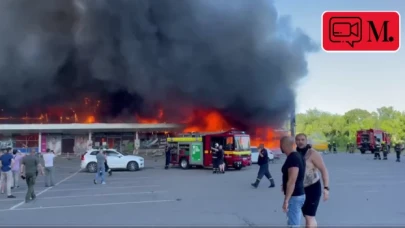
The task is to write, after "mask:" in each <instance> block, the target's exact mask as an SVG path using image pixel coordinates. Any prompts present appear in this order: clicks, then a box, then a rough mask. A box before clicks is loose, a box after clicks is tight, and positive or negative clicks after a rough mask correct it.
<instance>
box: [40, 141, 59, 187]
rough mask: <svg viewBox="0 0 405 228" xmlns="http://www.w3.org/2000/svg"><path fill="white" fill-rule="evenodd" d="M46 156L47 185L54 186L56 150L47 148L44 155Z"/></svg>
mask: <svg viewBox="0 0 405 228" xmlns="http://www.w3.org/2000/svg"><path fill="white" fill-rule="evenodd" d="M42 157H43V158H44V166H45V187H50V186H54V181H53V174H54V169H53V160H54V158H55V157H56V155H55V152H53V150H50V149H46V153H45V154H43V155H42Z"/></svg>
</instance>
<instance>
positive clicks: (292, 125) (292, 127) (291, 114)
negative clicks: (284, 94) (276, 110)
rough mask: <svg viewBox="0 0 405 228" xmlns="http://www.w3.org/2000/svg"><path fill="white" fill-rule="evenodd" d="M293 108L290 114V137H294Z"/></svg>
mask: <svg viewBox="0 0 405 228" xmlns="http://www.w3.org/2000/svg"><path fill="white" fill-rule="evenodd" d="M295 126H296V124H295V107H294V108H293V109H292V111H291V113H290V131H291V136H292V137H295Z"/></svg>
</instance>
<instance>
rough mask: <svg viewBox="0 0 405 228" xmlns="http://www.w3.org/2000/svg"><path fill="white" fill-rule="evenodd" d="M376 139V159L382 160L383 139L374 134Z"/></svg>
mask: <svg viewBox="0 0 405 228" xmlns="http://www.w3.org/2000/svg"><path fill="white" fill-rule="evenodd" d="M374 140H375V151H374V160H377V159H378V160H381V154H380V151H381V148H382V147H381V141H380V139H379V138H377V137H376V136H374Z"/></svg>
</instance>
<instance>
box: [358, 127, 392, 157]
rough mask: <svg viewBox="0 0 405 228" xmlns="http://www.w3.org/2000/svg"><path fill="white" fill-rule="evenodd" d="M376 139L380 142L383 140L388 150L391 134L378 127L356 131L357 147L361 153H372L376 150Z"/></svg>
mask: <svg viewBox="0 0 405 228" xmlns="http://www.w3.org/2000/svg"><path fill="white" fill-rule="evenodd" d="M377 141H380V143H382V142H385V143H386V145H387V148H388V151H389V149H390V147H391V136H390V134H388V133H387V132H385V131H383V130H379V129H365V130H359V131H357V137H356V143H357V148H358V149H359V150H360V152H361V153H362V154H364V153H366V151H370V152H371V153H374V152H375V151H376V143H377Z"/></svg>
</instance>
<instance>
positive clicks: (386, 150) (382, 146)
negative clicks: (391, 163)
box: [381, 141, 388, 160]
mask: <svg viewBox="0 0 405 228" xmlns="http://www.w3.org/2000/svg"><path fill="white" fill-rule="evenodd" d="M381 149H382V152H383V160H388V157H387V155H388V146H387V143H386V142H385V141H382V143H381Z"/></svg>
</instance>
